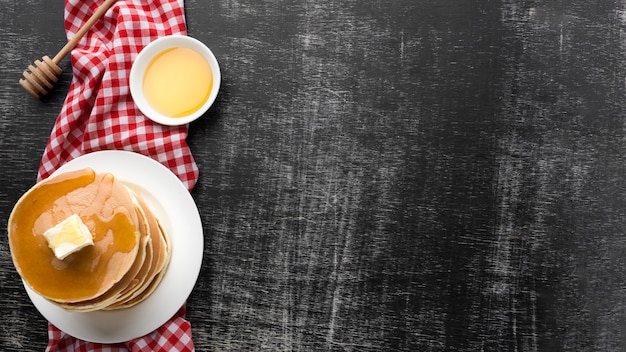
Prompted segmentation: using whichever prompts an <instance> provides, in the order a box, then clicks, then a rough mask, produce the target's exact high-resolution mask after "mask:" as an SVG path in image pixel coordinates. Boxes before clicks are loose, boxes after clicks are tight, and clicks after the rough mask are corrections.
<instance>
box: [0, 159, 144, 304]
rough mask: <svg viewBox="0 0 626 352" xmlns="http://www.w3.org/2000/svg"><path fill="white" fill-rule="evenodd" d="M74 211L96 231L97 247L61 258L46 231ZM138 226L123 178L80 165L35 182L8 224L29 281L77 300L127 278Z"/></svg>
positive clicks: (53, 297)
mask: <svg viewBox="0 0 626 352" xmlns="http://www.w3.org/2000/svg"><path fill="white" fill-rule="evenodd" d="M72 214H77V215H79V217H80V218H81V220H82V221H83V223H84V224H85V225H86V226H87V228H88V229H89V231H90V232H91V233H92V234H93V241H94V245H93V246H89V247H86V248H83V249H81V250H79V251H78V252H75V253H72V254H70V255H69V256H68V257H67V258H65V259H64V260H59V259H57V258H56V257H55V256H54V253H53V252H52V250H50V248H49V247H48V244H47V241H46V239H45V238H44V236H43V233H44V232H45V231H46V230H47V229H49V228H51V227H53V226H55V225H56V224H58V223H59V222H61V221H63V220H64V219H66V218H67V217H68V216H70V215H72ZM140 226H141V222H140V219H139V215H138V212H137V209H136V204H135V202H134V201H133V199H132V197H131V196H130V194H129V193H128V191H127V189H126V187H125V186H124V185H123V184H122V182H121V181H119V180H117V179H116V178H115V177H114V176H113V175H111V174H108V173H104V174H99V173H96V172H94V171H93V170H92V169H82V170H77V171H71V172H66V173H63V174H60V175H57V176H54V177H50V178H48V179H46V180H44V181H42V182H40V183H38V184H36V185H35V186H33V187H32V188H31V189H30V190H29V191H28V192H26V193H25V194H24V195H23V196H22V197H21V198H20V199H19V200H18V202H17V203H16V205H15V207H14V208H13V211H12V212H11V215H10V217H9V222H8V226H7V227H8V237H9V246H10V249H11V256H12V259H13V263H14V265H15V268H16V270H17V271H18V273H19V274H20V276H21V277H22V278H23V279H24V281H25V282H26V284H27V285H28V286H30V287H31V288H32V289H33V290H34V291H35V292H37V293H38V294H39V295H41V296H42V297H44V298H46V299H48V300H50V301H53V302H56V303H61V304H75V303H77V302H85V301H90V300H94V299H96V298H97V297H101V296H102V295H104V294H105V293H107V292H108V291H110V290H111V289H112V288H114V287H115V286H116V285H118V286H119V284H120V283H123V282H124V281H123V279H124V280H126V278H127V277H128V274H129V272H130V270H131V268H132V267H133V266H134V265H136V262H137V260H138V253H139V252H140V247H141V242H142V241H141V240H140V236H141V229H140ZM139 259H141V258H139Z"/></svg>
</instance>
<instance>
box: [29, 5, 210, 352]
mask: <svg viewBox="0 0 626 352" xmlns="http://www.w3.org/2000/svg"><path fill="white" fill-rule="evenodd" d="M100 3H101V1H98V0H66V1H65V29H66V32H67V36H68V38H71V37H73V36H74V34H75V33H76V32H77V31H78V29H79V28H80V27H81V25H82V24H83V23H85V22H86V21H87V19H88V18H89V17H90V16H91V14H92V13H93V12H94V11H95V10H96V9H97V8H98V6H99V5H100ZM171 34H183V35H185V34H186V23H185V15H184V4H183V0H118V1H117V2H116V3H114V4H113V6H112V7H111V8H110V9H109V10H108V11H107V12H106V14H105V15H104V16H103V17H102V18H100V20H99V21H98V22H96V24H95V25H94V27H92V29H91V30H90V31H89V32H88V33H87V34H86V35H85V37H83V38H82V39H81V41H80V42H79V43H78V45H77V46H76V48H75V49H74V50H73V51H72V53H71V60H72V70H73V80H72V83H71V85H70V88H69V92H68V95H67V98H66V100H65V102H64V104H63V107H62V109H61V112H60V113H59V116H58V117H57V120H56V123H55V125H54V127H53V129H52V133H51V136H50V139H49V140H48V143H47V145H46V148H45V151H44V154H43V157H42V160H41V165H40V168H39V175H38V180H43V179H45V178H47V177H48V176H50V174H52V173H53V172H54V171H55V170H56V169H57V168H58V167H59V166H61V165H63V164H64V163H66V162H68V161H70V160H72V159H74V158H76V157H78V156H81V155H83V154H87V153H90V152H93V151H97V150H111V149H116V150H129V151H134V152H137V153H141V154H143V155H147V156H149V157H151V158H153V159H155V160H157V161H159V162H161V163H162V164H163V165H165V166H166V167H168V168H169V169H170V170H171V171H172V172H174V174H176V175H177V176H178V177H179V179H180V180H181V181H182V182H183V183H184V184H185V186H186V187H187V189H188V190H191V189H192V188H193V186H194V185H195V182H196V180H197V178H198V168H197V166H196V164H195V162H194V159H193V157H192V155H191V152H190V150H189V147H188V146H187V143H186V141H185V139H186V138H187V126H180V127H169V126H163V125H159V124H157V123H154V122H152V121H151V120H149V119H147V118H146V117H145V116H143V114H142V113H141V112H140V111H139V109H138V108H137V107H136V106H135V104H134V103H133V100H132V98H131V95H130V91H129V85H128V77H129V74H130V68H131V64H132V62H133V60H134V58H135V57H136V56H137V54H138V53H139V51H140V50H141V49H142V48H143V47H144V46H146V45H147V44H148V43H150V42H151V41H152V40H154V39H156V38H158V37H162V36H166V35H171ZM48 335H49V341H48V347H47V349H46V351H142V352H143V351H168V352H169V351H193V350H194V344H193V341H192V338H191V326H190V324H189V322H187V321H186V320H185V308H184V307H183V308H181V309H180V310H179V311H178V312H177V314H176V315H175V316H174V317H172V318H171V319H170V320H169V321H168V322H166V323H165V324H164V325H163V326H161V327H160V328H158V329H157V330H155V331H154V332H152V333H150V334H148V335H146V336H144V337H140V338H137V339H134V340H132V341H128V342H125V343H119V344H114V345H105V344H97V343H91V342H87V341H82V340H79V339H76V338H74V337H72V336H70V335H68V334H66V333H64V332H62V331H61V330H59V329H58V328H56V327H55V326H54V325H52V324H48Z"/></svg>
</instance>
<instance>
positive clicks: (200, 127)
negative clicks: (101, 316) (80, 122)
mask: <svg viewBox="0 0 626 352" xmlns="http://www.w3.org/2000/svg"><path fill="white" fill-rule="evenodd" d="M186 14H187V20H188V28H189V34H190V35H191V36H193V37H196V38H198V39H200V40H202V41H203V42H205V43H206V44H207V45H208V46H209V47H211V49H212V50H213V51H214V53H215V54H216V56H217V58H218V60H219V62H220V64H221V67H222V75H223V82H222V89H221V92H220V95H219V98H218V101H217V103H216V105H215V106H214V107H213V108H212V109H211V110H210V111H209V112H208V113H207V114H206V115H205V117H204V118H203V119H202V120H201V121H199V122H196V123H194V124H192V125H191V129H190V134H189V138H188V141H189V143H190V145H191V148H192V152H193V154H194V156H195V158H196V160H197V162H198V165H199V167H200V170H201V176H200V180H199V182H198V184H197V186H196V188H195V189H194V190H193V193H192V195H193V197H194V199H195V201H196V203H197V205H198V208H199V210H200V213H201V216H202V221H203V226H204V236H205V243H206V247H205V256H204V262H203V266H202V270H201V274H200V278H199V280H198V282H197V285H196V287H195V289H194V291H193V292H192V294H191V296H190V297H189V300H188V318H189V320H190V321H191V323H192V326H193V333H194V340H195V344H196V348H197V350H198V351H246V350H247V351H259V350H267V351H392V350H394V351H625V350H626V304H625V303H626V275H625V268H624V266H625V264H626V234H625V231H626V226H625V225H626V220H625V218H624V215H625V213H626V183H625V181H624V176H625V171H626V170H625V163H624V162H625V161H626V158H625V156H626V155H625V152H624V150H625V149H624V148H625V147H626V125H625V121H626V120H625V118H626V116H625V111H624V107H625V100H624V95H625V94H626V3H624V2H623V1H617V0H613V1H609V0H600V1H588V0H573V1H569V2H564V1H512V0H503V1H466V0H439V1H413V0H394V1H380V0H378V1H375V0H347V1H330V0H283V1H278V0H277V1H242V0H216V1H203V0H195V1H192V0H188V1H187V2H186ZM62 22H63V3H62V1H60V0H54V1H50V0H37V1H35V0H26V1H13V0H0V34H1V36H0V65H1V66H0V67H1V72H0V74H1V76H0V155H1V163H0V185H1V186H0V190H1V191H2V194H1V196H0V214H1V217H0V224H1V227H2V231H3V232H5V233H6V223H7V218H8V215H9V213H10V211H11V208H12V206H13V204H14V203H15V201H16V200H17V199H18V197H19V196H20V195H21V194H22V193H23V192H24V191H26V190H27V189H28V188H29V187H30V186H31V185H32V184H33V182H34V180H35V175H36V170H37V165H38V162H39V160H40V157H41V153H42V151H43V148H44V145H45V142H46V140H47V138H48V135H49V133H50V129H51V127H52V125H53V122H54V119H55V117H56V115H57V114H58V112H59V110H60V107H61V104H62V102H63V99H64V97H65V94H66V91H67V88H68V86H69V82H70V79H71V77H70V73H69V72H71V68H70V67H69V63H68V61H67V60H66V61H64V64H63V65H64V70H65V72H66V73H64V75H63V76H62V79H61V82H60V83H59V84H58V85H57V86H56V88H55V90H54V91H53V93H52V94H51V95H50V96H49V97H47V98H45V99H43V100H42V101H37V100H35V99H33V98H31V97H30V96H28V95H27V94H26V93H25V92H24V91H22V89H21V87H19V85H18V84H17V79H18V78H19V76H20V74H21V71H22V70H23V69H24V68H26V66H27V65H28V64H29V63H31V62H32V61H33V60H34V59H37V58H40V57H41V56H42V55H44V54H48V55H50V54H54V53H56V51H57V50H58V49H59V48H60V47H61V46H62V44H63V43H64V40H65V34H64V31H63V26H62ZM0 260H1V263H0V310H1V311H0V313H1V315H2V317H1V318H0V319H1V320H0V321H1V323H0V346H1V350H2V351H22V350H35V351H42V350H43V349H44V348H45V345H46V341H47V335H46V321H45V320H44V319H43V318H42V317H41V316H40V315H39V313H38V312H37V310H36V309H35V308H34V307H33V306H32V304H31V303H30V301H29V299H28V298H27V296H26V294H25V291H24V289H23V287H22V285H21V282H20V280H19V277H18V275H17V273H16V272H15V270H14V269H13V265H12V262H11V257H10V253H9V250H8V246H7V241H6V236H2V237H0Z"/></svg>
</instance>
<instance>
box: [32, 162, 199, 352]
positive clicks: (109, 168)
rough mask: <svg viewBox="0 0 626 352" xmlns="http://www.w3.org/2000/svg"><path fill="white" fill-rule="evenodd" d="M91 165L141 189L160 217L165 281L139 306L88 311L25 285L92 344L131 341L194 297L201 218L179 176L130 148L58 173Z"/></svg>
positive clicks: (57, 320)
mask: <svg viewBox="0 0 626 352" xmlns="http://www.w3.org/2000/svg"><path fill="white" fill-rule="evenodd" d="M86 167H91V168H92V169H94V170H95V171H98V172H110V173H112V174H113V175H115V177H117V178H118V179H119V180H122V181H123V182H124V183H125V184H127V185H129V186H131V187H132V189H133V190H138V191H139V193H140V194H141V196H142V197H144V199H145V201H146V202H147V203H148V205H149V206H150V209H151V210H152V211H153V212H154V214H155V215H156V216H157V217H158V219H159V221H161V223H162V225H163V226H164V227H165V229H166V230H167V232H168V234H169V236H170V241H171V243H172V257H171V262H170V264H169V266H168V268H167V272H166V273H165V275H164V276H163V280H162V281H161V283H160V284H159V286H158V287H157V288H156V290H155V291H154V292H153V293H152V294H151V295H150V296H149V297H148V298H147V299H146V300H145V301H143V302H141V303H139V304H137V305H136V306H133V307H131V308H127V309H120V310H114V311H95V312H86V313H85V312H68V311H65V310H64V309H62V308H60V307H58V306H56V305H54V304H53V303H51V302H49V301H48V300H46V299H45V298H43V297H41V296H39V295H38V294H37V293H36V292H34V291H33V290H32V289H30V288H29V287H28V285H26V284H24V286H25V287H26V291H27V293H28V296H29V297H30V299H31V300H32V302H33V304H34V305H35V307H37V309H38V310H39V312H40V313H41V314H42V315H43V316H44V317H45V318H46V319H48V321H50V322H51V323H52V324H54V325H55V326H56V327H58V328H59V329H61V330H63V331H64V332H66V333H67V334H70V335H72V336H74V337H77V338H79V339H82V340H86V341H91V342H100V343H116V342H123V341H128V340H131V339H134V338H137V337H140V336H143V335H146V334H148V333H150V332H152V331H153V330H155V329H156V328H158V327H159V326H161V325H162V324H163V323H165V322H166V321H168V320H169V319H170V318H171V317H172V316H173V315H174V314H175V313H176V312H177V311H178V309H179V308H180V307H181V306H182V305H183V304H184V303H185V301H186V300H187V298H188V297H189V294H190V293H191V290H192V289H193V287H194V285H195V283H196V280H197V279H198V274H199V273H200V267H201V265H202V252H203V249H204V238H203V234H202V222H201V221H200V214H199V213H198V208H197V207H196V204H195V202H194V201H193V198H192V197H191V195H190V194H189V192H188V191H187V189H186V188H185V186H184V185H183V184H182V183H181V182H180V180H179V179H178V177H176V176H175V175H174V174H173V173H172V172H171V171H170V170H169V169H167V168H166V167H165V166H163V165H161V164H160V163H158V162H157V161H155V160H153V159H151V158H148V157H146V156H143V155H141V154H137V153H133V152H128V151H99V152H94V153H90V154H86V155H83V156H81V157H78V158H76V159H74V160H72V161H70V162H69V163H67V164H65V165H63V166H62V167H60V168H59V169H58V170H57V171H56V172H55V174H57V173H61V172H67V171H72V170H78V169H83V168H86Z"/></svg>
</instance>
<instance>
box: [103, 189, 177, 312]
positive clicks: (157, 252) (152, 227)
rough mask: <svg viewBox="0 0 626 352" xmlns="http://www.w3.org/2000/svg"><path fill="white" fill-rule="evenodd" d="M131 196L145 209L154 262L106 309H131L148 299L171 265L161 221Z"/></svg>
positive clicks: (144, 204) (167, 240) (135, 196)
mask: <svg viewBox="0 0 626 352" xmlns="http://www.w3.org/2000/svg"><path fill="white" fill-rule="evenodd" d="M131 195H134V200H135V201H136V202H137V204H138V205H139V207H140V208H141V209H143V214H144V215H145V218H146V219H147V221H148V229H149V232H150V243H151V244H152V253H151V254H152V261H151V262H150V263H148V262H147V261H146V264H144V268H142V272H140V273H139V274H138V275H137V280H136V282H134V283H133V284H132V285H129V287H127V288H126V289H125V290H124V291H122V294H121V296H120V297H119V299H118V300H117V301H116V303H115V304H112V305H110V306H108V307H107V308H106V309H121V308H128V307H131V306H133V305H135V304H137V303H139V302H141V301H143V299H145V298H147V297H148V296H149V294H150V293H152V291H153V290H154V287H156V285H155V284H154V283H155V282H157V283H158V282H159V281H160V279H157V277H159V276H161V277H162V275H163V274H164V273H165V270H164V269H165V268H166V267H167V265H168V264H169V260H170V256H171V249H170V247H169V243H168V242H169V239H168V238H167V234H166V233H165V232H164V231H162V227H161V225H160V224H159V221H158V220H157V218H156V217H155V216H154V214H153V213H152V211H151V210H150V208H149V207H148V205H147V204H146V203H145V201H144V200H143V199H142V198H141V197H140V196H138V195H136V194H134V192H132V191H131Z"/></svg>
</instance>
